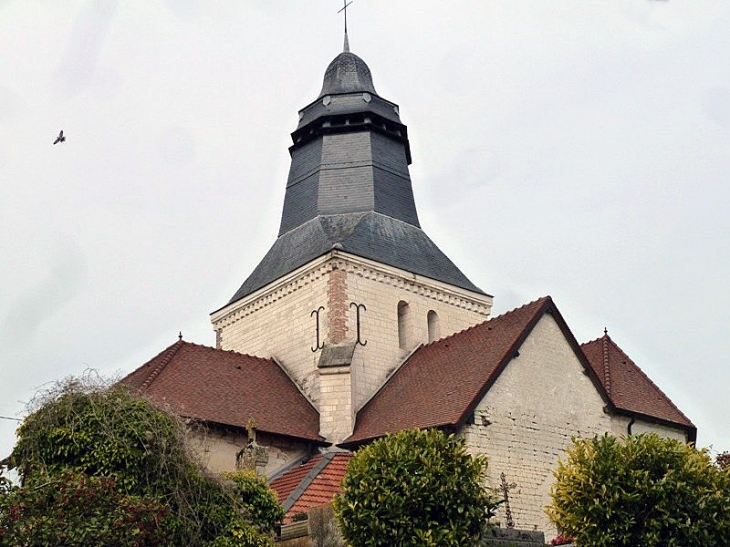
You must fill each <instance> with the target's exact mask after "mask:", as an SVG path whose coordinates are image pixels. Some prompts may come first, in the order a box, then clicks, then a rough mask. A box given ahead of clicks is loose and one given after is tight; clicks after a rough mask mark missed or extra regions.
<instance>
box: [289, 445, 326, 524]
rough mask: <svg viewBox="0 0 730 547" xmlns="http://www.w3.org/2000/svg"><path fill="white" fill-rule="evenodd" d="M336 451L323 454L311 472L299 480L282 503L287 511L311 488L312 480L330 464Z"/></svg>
mask: <svg viewBox="0 0 730 547" xmlns="http://www.w3.org/2000/svg"><path fill="white" fill-rule="evenodd" d="M336 453H337V452H327V453H325V454H322V459H321V460H320V461H318V462H317V463H316V464H315V465H314V466H313V467H312V469H311V470H310V471H309V473H307V475H306V476H305V477H304V478H303V479H302V480H301V481H300V482H299V484H298V485H297V487H296V488H295V489H294V490H292V492H291V494H289V496H288V497H287V498H286V500H285V501H284V503H282V505H283V506H284V512H285V513H287V512H288V511H289V509H291V508H292V507H294V504H295V503H296V502H297V500H299V498H300V497H301V496H302V494H304V492H306V491H307V488H309V486H310V485H311V484H312V482H314V479H316V478H317V477H318V476H319V474H320V473H321V472H322V470H324V468H325V467H327V465H329V463H330V462H331V461H332V458H334V456H335V454H336Z"/></svg>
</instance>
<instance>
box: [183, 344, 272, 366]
mask: <svg viewBox="0 0 730 547" xmlns="http://www.w3.org/2000/svg"><path fill="white" fill-rule="evenodd" d="M184 343H185V344H187V345H188V346H195V347H197V348H203V349H210V350H213V351H221V352H223V353H232V354H234V355H240V356H241V357H249V358H251V359H256V360H258V361H270V362H275V359H274V358H273V357H259V356H258V355H251V354H250V353H241V352H240V351H236V350H233V349H223V348H216V347H214V346H208V345H206V344H196V343H195V342H188V341H184Z"/></svg>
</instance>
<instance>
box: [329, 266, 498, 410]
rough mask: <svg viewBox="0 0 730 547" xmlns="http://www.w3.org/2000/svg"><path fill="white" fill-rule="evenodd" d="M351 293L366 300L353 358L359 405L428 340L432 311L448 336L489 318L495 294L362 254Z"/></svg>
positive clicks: (351, 321)
mask: <svg viewBox="0 0 730 547" xmlns="http://www.w3.org/2000/svg"><path fill="white" fill-rule="evenodd" d="M343 267H344V268H345V269H346V271H347V298H348V300H349V301H350V302H355V303H356V304H363V305H365V309H364V310H362V311H361V314H360V336H361V339H362V341H363V342H365V345H358V346H357V347H356V348H355V354H354V356H353V360H352V374H353V378H354V381H353V382H354V385H353V397H354V401H353V406H354V408H355V410H357V409H358V408H360V407H361V406H362V405H363V404H364V403H365V402H366V401H367V400H368V399H369V398H370V397H371V396H372V395H373V394H374V393H375V392H376V391H377V389H378V388H379V387H380V386H381V385H382V384H383V383H384V382H385V380H386V379H387V378H388V376H389V375H390V374H391V373H392V372H393V371H394V370H395V369H396V368H397V367H398V366H399V365H401V364H402V363H403V361H404V360H405V358H406V357H407V356H408V355H409V354H410V353H412V351H413V350H414V349H416V348H417V347H418V346H419V345H421V344H426V343H428V341H429V340H428V319H427V318H428V313H429V311H435V312H436V314H437V315H438V320H439V326H440V335H441V337H446V336H449V335H451V334H454V333H455V332H459V331H461V330H464V329H466V328H468V327H471V326H474V325H476V324H478V323H481V322H483V321H486V320H487V318H488V316H489V312H490V311H491V306H492V298H491V297H489V296H484V295H478V294H474V293H470V292H468V291H463V290H460V289H456V288H454V287H451V286H449V285H446V284H443V283H439V282H437V281H433V280H431V279H427V278H423V277H420V276H417V275H414V274H407V273H405V272H402V271H400V270H397V269H396V268H390V267H388V266H384V265H382V264H376V263H372V262H369V261H366V260H362V259H357V260H354V259H349V260H347V261H345V262H344V265H343ZM399 302H405V303H406V304H407V305H408V315H407V320H406V325H405V327H406V328H405V331H406V333H407V336H406V338H407V344H406V347H405V349H401V347H400V344H399V339H398V332H399V328H398V303H399ZM348 305H349V304H348ZM347 330H348V334H349V337H350V338H354V336H355V333H356V332H357V316H356V314H355V310H354V307H352V308H348V314H347Z"/></svg>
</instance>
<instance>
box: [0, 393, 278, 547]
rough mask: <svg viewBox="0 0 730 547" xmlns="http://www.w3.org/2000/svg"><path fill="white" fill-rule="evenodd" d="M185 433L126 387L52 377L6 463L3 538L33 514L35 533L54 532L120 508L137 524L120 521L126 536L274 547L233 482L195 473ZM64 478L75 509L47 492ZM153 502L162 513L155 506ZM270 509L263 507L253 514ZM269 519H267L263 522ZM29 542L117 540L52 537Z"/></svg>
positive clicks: (110, 517)
mask: <svg viewBox="0 0 730 547" xmlns="http://www.w3.org/2000/svg"><path fill="white" fill-rule="evenodd" d="M187 435H188V431H187V427H186V425H185V423H184V422H183V421H182V420H181V419H180V418H179V417H177V416H175V415H173V414H170V413H168V412H166V411H164V410H162V409H160V408H158V407H156V406H155V405H153V404H152V403H150V402H149V401H147V400H145V399H143V398H141V397H139V396H137V395H136V394H134V393H131V392H130V391H129V390H128V389H126V388H125V387H124V386H120V385H116V386H113V387H110V388H109V387H106V386H104V385H99V384H93V383H87V382H83V381H79V380H70V381H66V382H63V383H60V384H58V385H57V386H55V387H54V388H52V389H51V390H49V391H47V392H45V393H43V394H41V395H40V396H39V397H38V398H37V400H36V403H35V406H34V408H33V412H32V413H31V414H30V415H29V416H28V417H27V418H26V419H25V420H24V421H23V423H22V424H21V426H20V428H19V429H18V441H17V443H16V446H15V448H14V449H13V452H12V454H11V456H10V462H11V465H12V466H14V467H15V468H16V469H17V470H18V472H19V474H20V478H21V486H20V487H19V488H17V489H14V490H11V491H10V493H8V494H6V495H4V496H0V498H2V501H0V532H2V533H5V534H6V538H7V537H8V534H17V533H25V528H26V524H27V523H30V522H31V521H32V522H33V528H34V534H35V535H34V536H33V537H45V536H48V537H57V534H58V531H59V530H62V529H68V530H70V529H74V528H78V529H79V530H82V531H84V530H87V529H89V527H95V526H97V525H98V526H100V527H102V528H104V527H106V526H107V524H109V523H111V524H109V525H110V526H111V527H112V528H115V527H116V528H119V527H120V526H122V525H123V524H124V521H125V517H124V514H125V513H124V511H131V512H135V511H137V512H139V519H140V523H139V524H140V526H141V528H138V529H137V528H135V527H134V525H133V523H127V524H130V526H128V527H127V528H128V530H129V531H130V534H133V535H136V534H146V537H148V538H149V543H148V544H151V545H153V544H154V541H157V539H156V538H166V539H167V543H166V544H170V545H186V546H198V545H200V546H202V545H217V546H223V545H225V546H232V545H237V546H250V547H264V546H269V545H273V542H272V541H271V538H270V537H268V536H267V535H265V534H261V533H260V532H259V531H258V529H257V528H256V527H255V526H254V525H253V524H252V522H251V520H249V517H250V518H257V517H258V516H260V514H259V513H257V512H256V508H255V507H253V506H252V505H251V504H250V505H249V506H246V505H244V503H243V501H242V500H241V499H240V498H238V497H237V494H236V492H234V491H233V489H232V488H229V487H226V485H224V483H223V482H222V481H221V480H219V479H217V478H215V477H213V476H210V475H208V474H207V473H205V472H204V471H203V470H202V467H201V466H200V464H199V463H198V462H197V460H196V458H195V456H194V454H192V453H191V452H190V451H189V446H190V443H188V442H187V440H186V438H187ZM66 477H72V478H73V480H70V482H69V488H70V490H69V489H65V490H66V492H67V493H66V495H67V496H68V497H70V499H73V500H81V499H84V500H86V501H85V503H84V504H83V505H79V506H78V511H76V512H73V511H69V512H65V511H64V510H63V504H64V501H63V500H64V499H65V498H63V497H62V498H58V497H57V496H54V495H53V491H52V490H51V489H49V488H50V487H51V485H54V484H56V485H57V484H58V482H59V481H63V480H64V478H66ZM238 495H240V492H239V493H238ZM272 495H273V494H272ZM115 504H121V505H115ZM254 505H255V504H254ZM161 508H164V509H165V510H164V511H163V512H160V511H159V510H160V509H161ZM19 511H20V513H22V515H24V517H23V520H22V523H21V524H22V525H21V528H18V522H19V521H18V520H17V519H15V520H14V518H13V515H17V514H20V513H18V512H19ZM120 511H121V513H119V512H120ZM270 511H271V510H270V509H269V508H268V507H267V508H265V509H262V513H261V514H267V515H268V514H270ZM119 515H121V516H119ZM244 515H246V516H244ZM28 519H30V520H28ZM33 519H35V520H33ZM120 522H121V523H122V524H119V523H120ZM269 525H270V523H269V522H268V521H267V522H265V523H264V525H263V527H264V528H266V529H268V528H269ZM122 527H123V526H122ZM19 530H20V532H18V531H19ZM135 530H137V531H135ZM101 532H104V533H106V532H105V531H104V530H101V531H99V533H101ZM84 533H86V532H84ZM88 533H89V534H91V535H89V536H88V537H95V536H93V534H92V533H91V532H88ZM94 533H96V532H94ZM54 534H56V535H54ZM17 537H18V538H20V537H23V536H17ZM99 537H106V536H103V535H101V536H99ZM132 540H134V538H132ZM132 540H130V541H132ZM64 541H65V540H64ZM5 544H8V545H15V544H21V545H22V544H25V543H23V542H22V541H20V540H18V541H17V542H13V541H9V540H8V541H7V542H6V543H5ZM28 544H29V545H66V544H74V545H80V544H89V545H92V544H93V545H96V544H107V545H109V544H116V543H115V542H114V541H106V540H104V541H101V540H99V541H97V542H94V541H89V542H81V543H78V542H77V543H73V542H71V543H63V542H61V541H60V539H58V540H54V541H49V542H45V543H44V542H40V543H28ZM133 544H134V543H130V545H133ZM120 545H126V544H125V543H120Z"/></svg>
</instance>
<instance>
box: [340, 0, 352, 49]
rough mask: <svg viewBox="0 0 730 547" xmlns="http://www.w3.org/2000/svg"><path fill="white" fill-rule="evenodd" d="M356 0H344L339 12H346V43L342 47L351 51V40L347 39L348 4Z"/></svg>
mask: <svg viewBox="0 0 730 547" xmlns="http://www.w3.org/2000/svg"><path fill="white" fill-rule="evenodd" d="M353 1H354V0H350V1H349V2H348V1H347V0H342V4H343V5H342V8H341V9H340V11H338V12H337V13H342V12H345V45H344V47H343V48H342V51H347V52H348V53H349V51H350V42H349V40H348V39H347V6H349V5H350V4H352V2H353Z"/></svg>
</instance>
